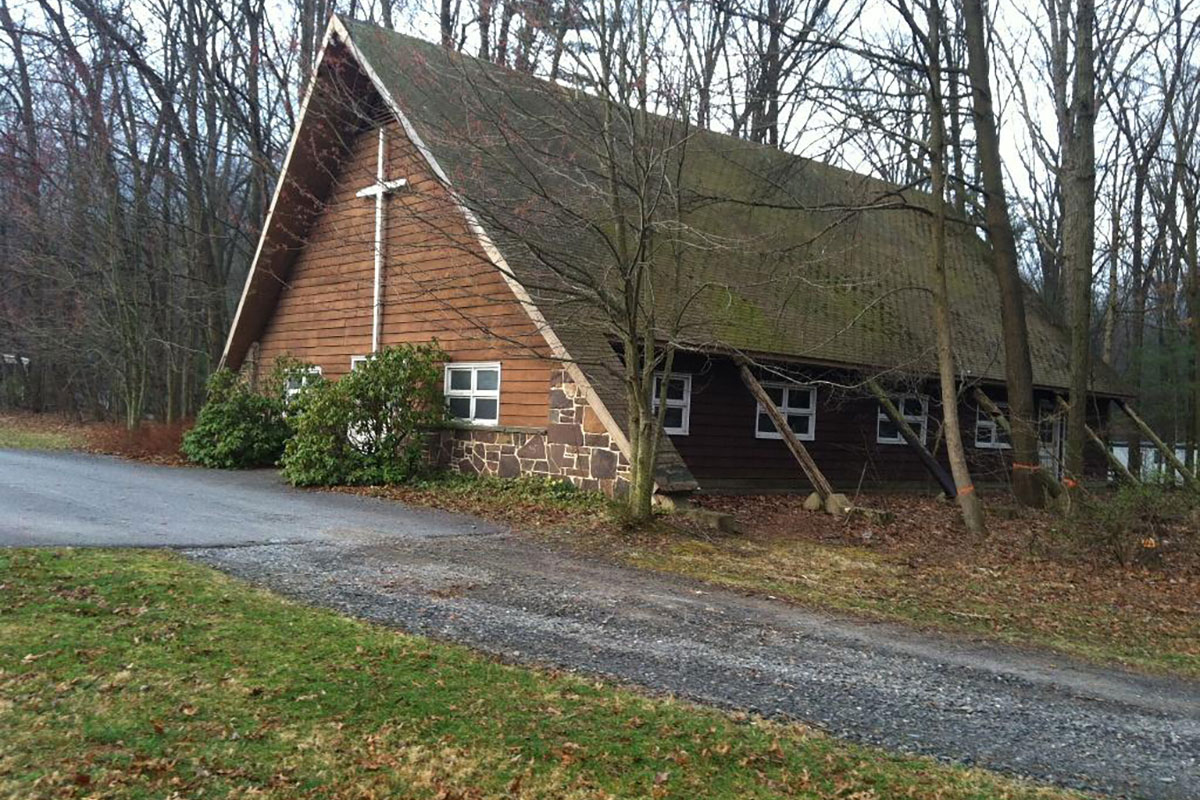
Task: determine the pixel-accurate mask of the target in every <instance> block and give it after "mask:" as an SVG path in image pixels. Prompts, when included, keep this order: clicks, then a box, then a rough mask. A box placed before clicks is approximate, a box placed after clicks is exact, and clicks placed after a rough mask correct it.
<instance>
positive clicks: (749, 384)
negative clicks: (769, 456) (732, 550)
mask: <svg viewBox="0 0 1200 800" xmlns="http://www.w3.org/2000/svg"><path fill="white" fill-rule="evenodd" d="M738 372H739V373H740V374H741V376H742V383H744V384H746V388H747V389H749V390H750V394H752V395H754V399H755V400H757V401H758V403H759V405H761V406H762V408H763V411H765V412H767V416H768V417H770V418H771V422H773V423H775V428H776V429H777V430H778V431H779V435H780V436H782V437H783V441H784V442H785V443H786V444H787V446H788V449H789V450H791V451H792V455H794V456H795V457H796V460H797V461H799V462H800V468H801V469H802V470H804V475H805V477H807V478H808V482H809V483H811V484H812V487H813V489H814V490H816V492H817V494H818V495H820V497H821V502H823V503H824V502H828V500H829V498H830V497H831V496H832V495H833V493H834V492H833V486H832V485H831V484H830V483H829V481H828V480H827V479H826V478H825V475H824V474H822V472H821V470H820V468H819V467H818V466H817V462H815V461H813V457H812V455H810V454H809V452H808V449H807V448H805V446H804V443H803V442H801V441H800V440H799V439H798V438H797V437H796V434H795V433H794V432H793V431H792V429H791V427H790V426H789V425H788V424H787V420H786V419H784V417H783V414H780V413H779V409H778V408H776V407H775V403H774V402H773V401H772V400H771V397H770V395H768V394H767V390H766V389H764V388H763V387H762V384H761V383H759V382H758V378H755V377H754V373H753V372H751V371H750V368H749V367H748V366H746V363H745V362H744V361H739V362H738Z"/></svg>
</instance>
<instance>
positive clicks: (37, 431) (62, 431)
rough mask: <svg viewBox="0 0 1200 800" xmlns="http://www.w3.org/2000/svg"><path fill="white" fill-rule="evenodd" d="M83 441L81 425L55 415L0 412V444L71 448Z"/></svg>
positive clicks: (52, 448) (23, 448)
mask: <svg viewBox="0 0 1200 800" xmlns="http://www.w3.org/2000/svg"><path fill="white" fill-rule="evenodd" d="M86 443H87V440H86V437H85V436H84V434H83V430H82V428H81V426H78V425H72V424H70V423H68V422H66V421H65V420H63V419H61V418H59V417H51V416H45V415H36V414H6V413H3V412H0V448H8V449H14V450H72V449H78V448H82V447H83V446H84V445H85V444H86Z"/></svg>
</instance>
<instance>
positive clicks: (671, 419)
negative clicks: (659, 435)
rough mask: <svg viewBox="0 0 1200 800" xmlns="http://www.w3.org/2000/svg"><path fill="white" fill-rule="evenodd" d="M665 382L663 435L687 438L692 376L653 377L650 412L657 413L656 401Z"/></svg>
mask: <svg viewBox="0 0 1200 800" xmlns="http://www.w3.org/2000/svg"><path fill="white" fill-rule="evenodd" d="M664 379H665V380H666V381H667V397H666V411H664V412H663V433H666V434H669V435H671V436H687V435H688V427H689V425H690V423H691V419H692V376H691V375H688V374H686V373H680V372H672V373H671V375H670V377H668V376H666V375H663V374H661V373H660V374H658V375H655V376H654V393H653V394H651V395H650V410H651V411H652V412H654V413H655V414H657V413H658V400H659V398H660V397H662V388H663V386H662V382H663V380H664Z"/></svg>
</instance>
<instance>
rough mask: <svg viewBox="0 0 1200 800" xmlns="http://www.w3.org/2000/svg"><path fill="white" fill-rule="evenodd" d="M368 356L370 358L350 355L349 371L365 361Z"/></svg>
mask: <svg viewBox="0 0 1200 800" xmlns="http://www.w3.org/2000/svg"><path fill="white" fill-rule="evenodd" d="M368 358H370V356H350V371H351V372H353V371H354V370H356V369H358V368H359V367H361V366H362V365H363V364H365V363H367V359H368Z"/></svg>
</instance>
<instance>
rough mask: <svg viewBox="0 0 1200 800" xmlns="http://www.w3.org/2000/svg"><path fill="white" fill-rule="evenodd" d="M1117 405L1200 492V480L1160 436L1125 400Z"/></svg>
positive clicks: (1169, 462)
mask: <svg viewBox="0 0 1200 800" xmlns="http://www.w3.org/2000/svg"><path fill="white" fill-rule="evenodd" d="M1117 405H1118V406H1119V407H1120V409H1121V410H1122V411H1124V412H1125V416H1127V417H1129V418H1130V419H1131V420H1133V424H1134V425H1137V426H1138V430H1140V431H1141V432H1142V433H1143V434H1145V435H1146V438H1147V439H1149V440H1150V441H1152V442H1154V446H1155V447H1157V448H1158V452H1160V453H1162V455H1163V458H1165V459H1166V460H1167V463H1168V464H1170V465H1171V466H1172V467H1173V468H1174V469H1175V470H1176V471H1177V472H1178V473H1179V474H1180V475H1182V476H1183V480H1184V482H1185V483H1186V484H1187V485H1188V486H1190V487H1191V488H1192V489H1193V490H1194V491H1197V492H1200V480H1197V478H1196V476H1195V475H1194V474H1193V473H1192V472H1191V471H1190V470H1189V469H1188V468H1187V467H1185V466H1184V465H1183V462H1182V461H1180V460H1179V457H1178V456H1177V455H1175V451H1174V450H1172V449H1171V448H1169V447H1167V444H1166V442H1164V441H1163V440H1162V439H1160V438H1158V434H1156V433H1155V432H1154V431H1153V430H1152V429H1151V428H1150V426H1149V425H1147V424H1146V423H1145V421H1143V420H1142V418H1141V417H1139V416H1138V415H1137V414H1135V413H1134V411H1133V409H1132V408H1130V407H1129V403H1126V402H1125V401H1124V400H1118V401H1117Z"/></svg>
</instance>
